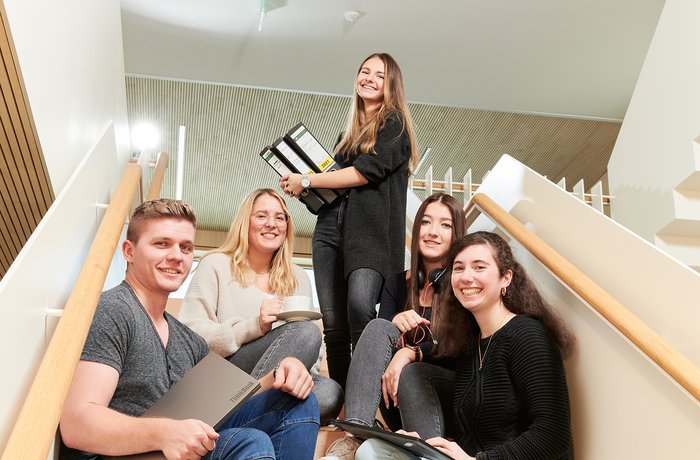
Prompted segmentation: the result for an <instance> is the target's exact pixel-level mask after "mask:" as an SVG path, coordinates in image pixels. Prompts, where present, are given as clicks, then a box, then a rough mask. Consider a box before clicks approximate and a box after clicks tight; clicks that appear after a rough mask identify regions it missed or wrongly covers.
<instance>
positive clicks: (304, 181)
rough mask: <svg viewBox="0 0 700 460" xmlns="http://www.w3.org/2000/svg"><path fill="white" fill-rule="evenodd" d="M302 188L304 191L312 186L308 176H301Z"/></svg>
mask: <svg viewBox="0 0 700 460" xmlns="http://www.w3.org/2000/svg"><path fill="white" fill-rule="evenodd" d="M301 186H302V187H304V190H306V189H307V188H309V187H310V186H311V180H310V179H309V175H308V174H302V175H301Z"/></svg>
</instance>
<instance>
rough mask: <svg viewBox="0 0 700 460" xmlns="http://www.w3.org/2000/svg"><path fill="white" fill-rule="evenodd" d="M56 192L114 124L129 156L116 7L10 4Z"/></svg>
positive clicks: (76, 0)
mask: <svg viewBox="0 0 700 460" xmlns="http://www.w3.org/2000/svg"><path fill="white" fill-rule="evenodd" d="M4 3H5V10H6V11H7V17H8V20H9V23H10V31H11V33H12V37H13V39H14V42H15V48H16V49H17V54H18V56H19V63H20V68H21V72H22V76H23V77H24V82H25V87H26V90H27V94H28V97H29V103H30V105H31V110H32V114H33V116H34V121H35V124H36V129H37V131H38V135H39V141H40V143H41V147H42V149H43V152H44V157H45V159H46V165H47V167H48V170H49V175H50V177H51V183H52V185H53V188H54V192H55V193H56V194H58V193H59V192H60V191H61V189H62V188H63V186H64V185H65V184H66V182H67V181H68V178H69V177H70V176H71V175H72V174H73V171H75V169H76V167H77V166H78V163H80V161H81V160H82V159H83V157H84V156H85V155H86V154H87V152H89V151H90V149H91V148H92V147H93V146H94V145H95V144H96V143H97V141H98V140H99V139H100V137H101V136H102V135H103V133H104V131H105V129H106V128H107V126H108V125H109V124H110V123H112V122H114V124H115V130H116V133H117V137H116V139H117V144H118V149H117V151H118V155H119V158H120V163H123V162H125V161H126V158H127V155H128V145H129V144H128V129H127V124H126V95H125V89H124V88H125V87H124V58H123V52H122V31H121V16H120V11H119V1H118V0H99V1H94V0H5V1H4Z"/></svg>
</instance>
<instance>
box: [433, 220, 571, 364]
mask: <svg viewBox="0 0 700 460" xmlns="http://www.w3.org/2000/svg"><path fill="white" fill-rule="evenodd" d="M476 245H485V246H488V247H489V248H490V249H491V254H492V256H493V258H494V260H495V261H496V265H497V266H498V272H499V275H500V276H504V275H505V274H506V272H507V271H508V270H511V272H512V273H513V277H512V279H511V282H510V286H508V289H506V294H505V296H504V297H503V304H504V305H505V306H506V308H507V309H508V310H510V311H511V312H513V313H515V314H518V315H527V316H529V317H532V318H535V319H537V320H539V321H540V322H542V324H544V326H545V328H546V329H547V330H548V331H549V333H550V334H551V335H552V337H553V338H554V340H555V342H556V343H557V345H558V346H559V348H560V349H561V351H562V354H563V355H564V356H565V357H567V356H569V355H570V354H571V351H572V349H573V345H574V342H575V339H574V336H573V334H572V333H571V331H570V330H569V329H568V327H567V326H566V324H564V321H563V320H562V319H561V318H560V317H559V315H557V314H556V313H555V311H554V308H553V307H552V306H551V305H550V304H549V303H548V302H547V301H546V300H545V299H544V298H543V297H542V294H540V291H539V290H538V289H537V287H536V286H535V284H534V283H533V282H532V280H531V279H530V278H529V277H528V276H527V273H525V269H524V268H523V266H522V265H520V264H519V263H518V262H517V261H516V260H515V259H514V258H513V252H512V251H511V248H510V246H509V245H508V243H507V242H506V241H505V240H504V239H503V238H501V237H500V236H499V235H497V234H495V233H491V232H474V233H470V234H468V235H466V236H464V237H463V238H461V239H459V240H457V241H455V242H454V244H453V245H452V247H451V248H450V254H449V257H448V264H447V267H448V269H449V277H448V279H449V278H451V276H452V265H453V264H454V261H455V258H456V257H457V255H458V254H459V253H461V252H462V251H463V250H464V249H466V248H468V247H470V246H476ZM438 304H439V305H440V308H436V309H435V312H434V313H433V315H434V321H433V325H432V326H433V333H434V334H435V336H436V337H437V338H438V340H439V342H438V344H437V346H436V349H435V355H436V356H439V357H454V356H457V355H458V354H459V353H460V352H461V351H463V350H464V349H468V348H469V347H470V346H472V345H473V343H474V338H475V337H478V336H479V326H478V324H477V323H476V320H475V319H474V315H472V313H471V312H470V311H469V310H467V309H466V308H464V307H463V306H462V305H461V304H460V303H459V301H458V300H457V298H456V297H455V295H454V292H453V290H452V289H444V290H443V292H441V293H440V297H439V300H438Z"/></svg>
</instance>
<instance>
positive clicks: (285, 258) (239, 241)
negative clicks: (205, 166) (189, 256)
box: [205, 188, 297, 296]
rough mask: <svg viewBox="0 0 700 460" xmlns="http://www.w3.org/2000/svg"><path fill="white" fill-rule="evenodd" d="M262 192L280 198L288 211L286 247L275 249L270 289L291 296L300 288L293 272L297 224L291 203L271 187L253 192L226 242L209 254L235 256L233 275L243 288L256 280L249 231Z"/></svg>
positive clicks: (232, 266) (271, 265) (233, 258)
mask: <svg viewBox="0 0 700 460" xmlns="http://www.w3.org/2000/svg"><path fill="white" fill-rule="evenodd" d="M262 195H270V196H271V197H273V198H276V199H277V201H279V203H280V206H282V210H283V211H284V212H285V213H286V214H287V219H288V220H287V232H286V237H285V239H284V243H282V246H280V247H279V249H277V251H275V253H274V255H273V256H272V261H271V262H270V267H269V268H270V291H271V292H272V293H273V294H275V295H281V296H285V295H291V294H293V293H294V291H295V290H296V288H297V279H296V277H295V276H294V272H293V271H292V248H293V247H294V246H293V244H294V226H293V225H292V218H291V216H290V215H289V210H288V209H287V204H286V203H285V201H284V199H283V198H282V197H281V196H280V194H279V193H277V192H276V191H274V190H272V189H271V188H259V189H257V190H254V191H252V192H251V193H250V194H249V195H248V196H247V197H246V198H245V200H243V203H241V207H240V208H239V209H238V213H237V214H236V217H235V218H234V220H233V222H232V223H231V228H230V229H229V231H228V234H227V235H226V240H224V243H223V244H222V245H221V246H219V247H218V248H216V249H214V250H213V251H211V252H209V253H207V254H206V255H205V257H206V256H207V255H209V254H213V253H217V252H221V253H224V254H226V255H227V256H229V257H230V258H231V274H232V276H233V279H234V280H235V281H237V282H239V283H240V284H241V286H243V287H248V286H250V285H252V284H253V283H254V282H255V271H254V270H253V269H252V268H251V266H250V262H249V261H248V232H249V228H250V215H251V213H252V212H253V205H254V204H255V200H257V199H258V198H259V197H261V196H262Z"/></svg>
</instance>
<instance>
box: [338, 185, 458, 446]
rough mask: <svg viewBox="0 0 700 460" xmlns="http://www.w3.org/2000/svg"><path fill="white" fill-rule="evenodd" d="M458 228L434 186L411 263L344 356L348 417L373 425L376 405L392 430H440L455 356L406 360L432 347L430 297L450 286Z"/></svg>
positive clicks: (454, 210)
mask: <svg viewBox="0 0 700 460" xmlns="http://www.w3.org/2000/svg"><path fill="white" fill-rule="evenodd" d="M463 234H464V211H463V209H462V205H461V204H460V203H459V202H458V201H457V200H456V199H455V198H453V197H451V196H450V195H446V194H444V193H434V194H432V195H430V196H429V197H428V198H426V199H425V201H423V203H422V204H421V206H420V207H419V208H418V212H417V213H416V217H415V219H414V223H413V231H412V236H411V269H410V270H408V271H406V272H401V273H397V274H396V275H394V276H391V277H389V278H388V279H387V281H386V283H385V286H384V290H383V293H382V297H381V303H380V307H379V318H377V319H374V320H372V321H370V323H369V324H368V325H367V327H366V328H365V330H364V332H363V333H362V335H361V336H360V340H359V342H358V344H357V349H356V351H355V353H354V354H353V358H352V361H351V362H350V371H349V373H348V380H347V387H346V392H345V420H346V421H352V422H355V423H360V424H363V425H368V426H369V425H372V424H373V423H374V417H375V415H376V413H377V408H378V407H381V409H382V416H383V418H384V420H385V421H386V422H387V424H388V425H389V427H390V428H392V429H398V428H401V427H402V426H403V427H405V428H407V429H410V430H412V431H417V432H419V433H420V434H421V435H423V436H428V437H431V436H439V435H444V431H443V430H444V427H445V421H444V419H445V416H447V417H448V418H449V415H450V413H451V412H450V404H451V401H452V384H453V381H454V360H450V359H448V360H445V361H442V362H437V361H436V362H433V363H430V364H427V363H417V364H415V363H414V364H412V363H413V362H414V361H415V357H416V355H417V353H421V354H429V353H430V349H431V348H432V347H433V339H434V337H433V334H432V332H431V327H432V323H431V319H432V317H433V315H434V312H433V310H434V309H435V307H434V305H435V303H434V300H435V299H436V294H437V293H438V292H439V289H440V286H444V287H445V288H447V286H448V283H447V282H445V281H446V280H447V277H446V276H445V273H446V269H445V267H446V265H445V264H446V262H447V254H448V251H449V248H450V245H451V244H452V242H453V241H454V240H456V239H457V238H461V237H462V235H463ZM435 392H438V393H441V394H442V395H443V397H442V398H441V399H442V400H443V401H448V403H447V405H446V406H445V407H442V406H440V405H439V404H438V405H434V404H431V403H430V401H440V399H439V398H436V397H435V396H434V393H435ZM382 402H383V404H381V403H382ZM399 407H401V410H400V411H399V409H398V408H399ZM358 445H359V443H358V442H357V441H356V440H355V438H352V437H345V438H341V439H339V440H338V441H336V442H335V443H334V444H333V445H331V447H330V448H329V449H328V451H327V452H326V455H328V456H331V457H337V458H348V456H349V457H350V458H351V455H352V452H354V450H355V449H357V446H358Z"/></svg>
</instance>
